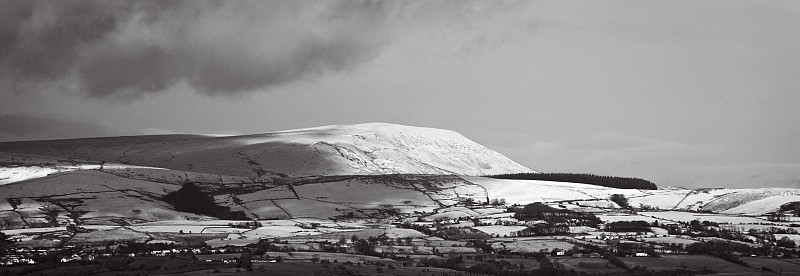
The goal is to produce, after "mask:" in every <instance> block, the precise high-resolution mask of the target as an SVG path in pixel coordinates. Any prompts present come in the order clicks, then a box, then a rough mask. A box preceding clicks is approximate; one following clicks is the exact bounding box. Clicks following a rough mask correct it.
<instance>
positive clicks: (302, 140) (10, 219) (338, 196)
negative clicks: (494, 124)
mask: <svg viewBox="0 0 800 276" xmlns="http://www.w3.org/2000/svg"><path fill="white" fill-rule="evenodd" d="M518 172H532V171H531V170H530V169H528V168H526V167H524V166H522V165H520V164H517V163H515V162H514V161H512V160H510V159H508V158H506V157H504V156H502V155H500V154H498V153H497V152H494V151H492V150H490V149H487V148H486V147H483V146H481V145H479V144H477V143H475V142H473V141H470V140H469V139H467V138H465V137H463V136H461V135H460V134H458V133H455V132H452V131H447V130H439V129H431V128H419V127H409V126H400V125H391V124H362V125H344V126H327V127H319V128H309V129H300V130H291V131H281V132H274V133H267V134H257V135H246V136H227V137H211V136H199V135H159V136H135V137H115V138H90V139H72V140H54V141H30V142H12V143H0V229H13V228H25V227H42V226H48V225H62V226H63V225H65V224H66V223H72V222H75V223H79V224H130V223H133V224H136V223H142V222H151V221H163V220H206V219H213V218H211V217H206V216H201V215H197V214H191V213H184V212H178V211H176V210H174V208H173V207H172V206H171V205H169V204H167V203H166V202H164V201H163V200H162V197H163V196H164V195H166V194H167V193H169V192H172V191H175V190H177V189H179V188H180V187H181V185H182V184H184V183H188V182H191V183H196V184H197V185H199V186H201V187H202V188H203V189H204V191H206V192H208V193H210V194H211V195H213V196H214V199H215V201H216V202H217V203H218V204H220V205H223V206H227V207H230V208H231V210H233V211H242V212H244V213H245V214H247V216H248V217H250V218H253V219H275V218H278V219H287V218H292V219H297V218H322V219H328V218H352V217H372V218H382V217H387V216H391V214H397V213H414V212H428V213H431V212H433V211H437V212H438V211H442V210H450V209H453V208H462V209H463V208H464V207H463V205H464V204H467V203H468V202H490V201H492V200H495V201H497V200H500V199H502V200H503V201H505V202H507V203H508V204H527V203H531V202H545V203H553V204H556V205H563V206H565V207H564V208H584V209H589V210H590V211H591V210H594V211H597V210H600V211H603V210H611V211H612V212H613V211H614V208H617V207H618V206H617V205H616V204H615V203H614V202H612V201H610V200H609V198H610V196H611V195H612V194H622V195H625V197H626V198H628V201H629V203H630V205H632V206H634V207H640V206H645V205H647V206H650V207H654V208H658V209H660V210H689V211H713V212H719V213H727V214H745V215H762V214H765V213H768V212H774V211H776V210H777V209H778V208H779V207H780V206H781V205H782V204H785V203H788V202H795V201H800V189H787V188H765V189H695V190H690V189H682V188H664V189H660V190H635V189H615V188H607V187H600V186H594V185H588V184H577V183H563V182H551V181H533V180H503V179H492V178H485V177H478V176H476V175H485V174H499V173H518ZM470 175H471V176H470ZM459 206H461V207H459ZM445 213H446V212H445ZM456 213H457V212H456Z"/></svg>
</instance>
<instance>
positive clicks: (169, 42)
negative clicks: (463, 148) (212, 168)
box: [0, 0, 800, 188]
mask: <svg viewBox="0 0 800 276" xmlns="http://www.w3.org/2000/svg"><path fill="white" fill-rule="evenodd" d="M0 2H2V5H3V7H4V8H3V9H1V10H0V141H16V140H32V139H59V138H76V137H93V136H119V135H142V134H169V133H200V134H251V133H264V132H270V131H277V130H286V129H295V128H304V127H314V126H322V125H332V124H354V123H366V122H388V123H396V124H403V125H412V126H424V127H435V128H443V129H450V130H454V131H457V132H459V133H461V134H463V135H465V136H466V137H468V138H470V139H472V140H474V141H476V142H478V143H481V144H483V145H485V146H487V147H489V148H491V149H494V150H496V151H498V152H500V153H502V154H504V155H506V156H508V157H510V158H511V159H513V160H515V161H517V162H519V163H521V164H523V165H526V166H528V167H530V168H532V169H534V170H537V171H543V172H580V173H596V174H603V175H618V176H631V177H640V178H645V179H648V180H651V181H653V182H655V183H656V184H659V185H667V186H680V187H689V188H695V187H733V188H743V187H793V188H800V139H799V138H800V120H798V118H800V116H798V115H800V111H799V110H800V109H799V108H800V77H798V76H800V51H798V50H797V49H800V2H797V1H741V0H730V1H721V0H720V1H702V0H700V1H698V0H693V1H656V0H648V1H456V0H453V1H225V2H222V1H139V2H133V1H17V0H1V1H0Z"/></svg>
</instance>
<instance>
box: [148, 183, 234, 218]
mask: <svg viewBox="0 0 800 276" xmlns="http://www.w3.org/2000/svg"><path fill="white" fill-rule="evenodd" d="M163 199H164V201H165V202H167V203H169V204H172V206H173V207H175V210H176V211H181V212H189V213H195V214H200V215H207V216H212V217H217V218H219V219H232V220H246V219H248V217H247V215H246V214H245V213H244V212H242V211H235V212H232V211H231V210H230V208H229V207H225V206H219V205H217V203H216V202H214V199H213V198H211V196H210V195H207V194H206V193H204V192H203V191H202V190H201V189H200V187H197V185H195V184H194V183H186V184H183V187H181V188H180V189H178V190H177V191H174V192H171V193H169V194H166V195H165V196H164V197H163Z"/></svg>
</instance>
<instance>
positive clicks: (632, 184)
mask: <svg viewBox="0 0 800 276" xmlns="http://www.w3.org/2000/svg"><path fill="white" fill-rule="evenodd" d="M486 177H490V178H496V179H517V180H544V181H557V182H571V183H582V184H591V185H597V186H603V187H609V188H618V189H642V190H658V187H657V186H656V184H655V183H653V182H650V181H647V180H644V179H641V178H633V177H619V176H605V175H596V174H584V173H514V174H497V175H487V176H486Z"/></svg>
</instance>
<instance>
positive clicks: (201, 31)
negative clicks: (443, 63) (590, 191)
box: [0, 1, 475, 98]
mask: <svg viewBox="0 0 800 276" xmlns="http://www.w3.org/2000/svg"><path fill="white" fill-rule="evenodd" d="M451 4H452V5H457V6H460V7H459V8H457V9H452V7H445V6H447V5H450V6H452V5H451ZM432 5H436V6H432ZM3 6H4V7H3V9H2V11H0V81H2V82H3V84H4V88H6V89H5V90H13V91H16V92H18V93H22V92H26V91H31V90H36V89H37V87H39V88H40V87H41V86H42V83H47V84H50V85H51V86H50V87H56V88H57V89H61V90H64V89H74V90H78V91H81V93H84V94H85V95H88V96H89V97H94V98H130V97H134V98H135V97H137V96H140V95H142V94H146V93H157V92H161V91H163V90H165V89H168V88H170V87H172V86H174V85H176V84H180V83H186V84H188V85H189V86H191V87H192V88H194V89H195V90H197V91H199V92H202V93H205V94H209V95H227V94H240V93H243V92H250V91H253V90H258V89H265V88H270V87H274V86H278V85H281V84H284V83H287V82H291V81H296V80H299V79H303V78H307V77H314V76H318V75H320V74H323V73H325V72H329V71H338V70H346V69H348V68H352V67H353V66H355V65H357V64H359V63H362V62H363V61H365V60H368V59H370V58H372V57H374V56H375V55H376V54H377V53H378V52H379V51H380V48H381V47H382V46H384V45H385V44H386V42H387V41H388V40H389V39H390V37H391V35H392V32H393V30H394V29H395V27H397V26H398V25H399V24H403V23H401V22H400V21H403V20H405V21H413V20H415V19H418V18H414V17H415V16H417V14H422V15H423V16H441V17H446V16H443V15H442V14H436V13H437V12H436V11H431V10H430V9H428V8H431V7H426V4H419V3H414V2H390V1H224V2H223V1H137V2H134V1H5V2H4V5H3ZM431 6H432V8H434V9H435V10H438V11H447V10H455V12H454V13H452V14H455V16H461V15H463V14H464V13H468V12H475V9H474V6H471V5H464V4H462V3H461V2H458V1H454V2H438V3H435V4H431ZM398 18H404V19H403V20H399V19H398ZM409 18H412V19H413V20H409Z"/></svg>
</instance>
